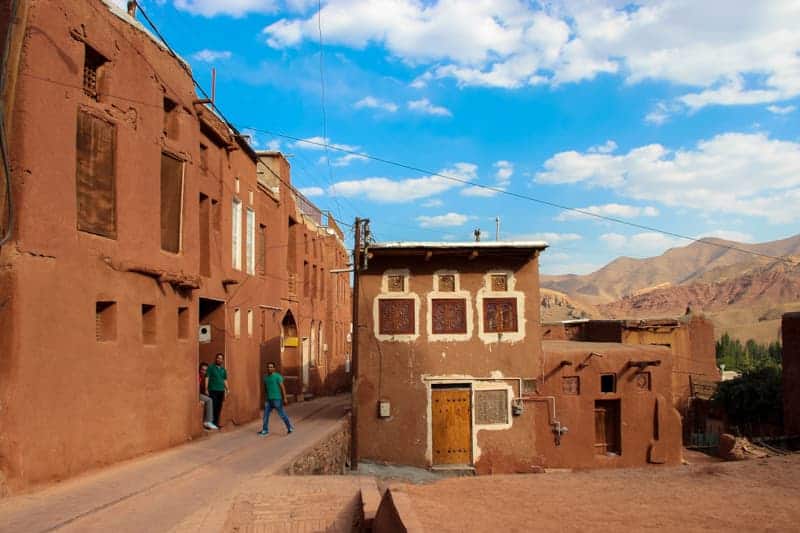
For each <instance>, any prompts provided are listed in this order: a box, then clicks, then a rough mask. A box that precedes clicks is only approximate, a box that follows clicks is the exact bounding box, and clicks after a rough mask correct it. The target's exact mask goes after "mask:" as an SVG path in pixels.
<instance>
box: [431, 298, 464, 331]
mask: <svg viewBox="0 0 800 533" xmlns="http://www.w3.org/2000/svg"><path fill="white" fill-rule="evenodd" d="M431 313H432V320H431V322H432V332H433V333H434V334H437V335H441V334H447V333H462V334H463V333H466V332H467V301H466V300H464V299H462V298H454V299H446V298H434V299H433V300H431Z"/></svg>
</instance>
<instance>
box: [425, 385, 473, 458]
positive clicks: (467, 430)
mask: <svg viewBox="0 0 800 533" xmlns="http://www.w3.org/2000/svg"><path fill="white" fill-rule="evenodd" d="M471 397H472V395H471V392H470V389H433V390H432V391H431V401H432V402H433V405H432V407H431V414H432V415H433V420H432V421H431V431H432V433H433V464H434V465H469V464H472V405H471V404H472V402H471Z"/></svg>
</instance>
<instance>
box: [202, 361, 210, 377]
mask: <svg viewBox="0 0 800 533" xmlns="http://www.w3.org/2000/svg"><path fill="white" fill-rule="evenodd" d="M206 370H208V363H200V375H201V376H205V375H206Z"/></svg>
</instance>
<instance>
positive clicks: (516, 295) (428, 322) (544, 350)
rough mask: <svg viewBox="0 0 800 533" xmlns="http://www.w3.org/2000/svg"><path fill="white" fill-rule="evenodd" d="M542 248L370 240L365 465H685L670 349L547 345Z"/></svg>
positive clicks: (362, 343) (363, 320) (363, 339)
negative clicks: (542, 320)
mask: <svg viewBox="0 0 800 533" xmlns="http://www.w3.org/2000/svg"><path fill="white" fill-rule="evenodd" d="M546 247H547V245H546V244H545V243H543V242H469V243H413V242H400V243H386V244H380V243H379V244H370V245H369V247H368V250H367V254H368V255H367V257H368V266H367V268H366V269H365V270H364V271H363V272H361V274H360V276H359V283H360V288H359V294H358V302H357V303H358V312H359V337H358V375H357V381H356V389H355V392H354V394H355V403H356V409H357V416H356V418H357V427H356V429H357V432H356V434H357V441H356V445H357V455H358V459H359V460H360V461H378V462H388V463H394V464H404V465H413V466H417V467H430V468H433V469H454V468H455V469H468V470H472V469H474V470H475V471H476V472H477V473H480V474H485V473H511V472H532V471H535V470H538V469H540V468H542V467H550V468H553V467H599V466H636V465H644V464H647V463H668V464H676V463H678V462H679V461H680V458H681V426H680V417H679V415H678V413H677V412H676V411H675V409H674V408H673V400H672V387H671V372H672V367H673V362H672V361H673V359H672V357H673V356H672V353H671V351H670V350H669V349H668V348H666V347H664V346H650V345H638V344H637V345H633V344H622V343H620V342H609V343H595V342H578V341H571V340H558V341H545V342H542V332H541V326H540V322H539V320H540V319H539V316H540V315H539V312H540V311H539V302H540V298H539V272H538V257H539V254H540V253H542V251H543V250H544V249H545V248H546Z"/></svg>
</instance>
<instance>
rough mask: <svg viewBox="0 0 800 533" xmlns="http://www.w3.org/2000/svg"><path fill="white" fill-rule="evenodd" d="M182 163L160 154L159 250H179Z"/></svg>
mask: <svg viewBox="0 0 800 533" xmlns="http://www.w3.org/2000/svg"><path fill="white" fill-rule="evenodd" d="M182 218H183V161H181V160H179V159H176V158H174V157H172V156H171V155H169V154H165V153H162V154H161V249H162V250H166V251H168V252H173V253H178V252H180V250H181V225H182Z"/></svg>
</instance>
